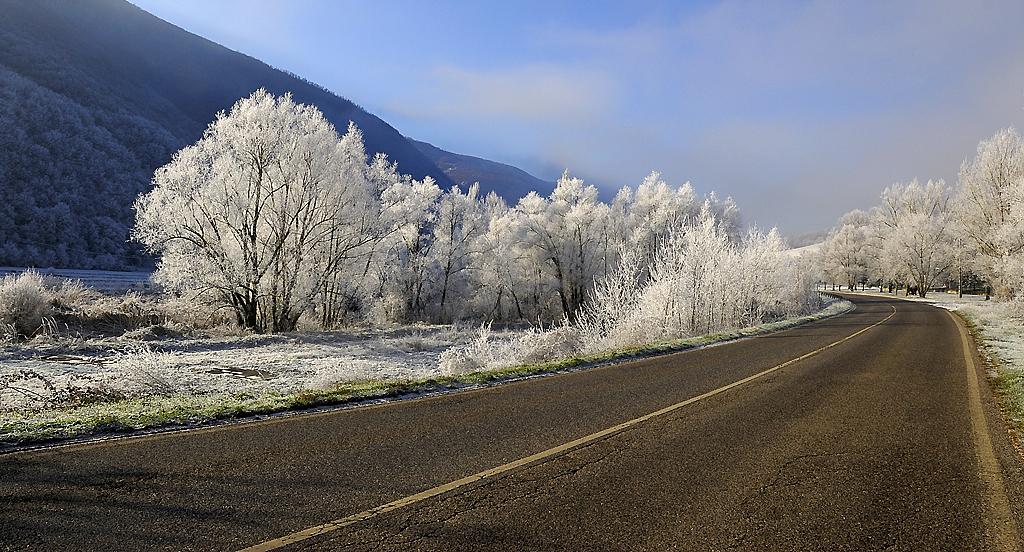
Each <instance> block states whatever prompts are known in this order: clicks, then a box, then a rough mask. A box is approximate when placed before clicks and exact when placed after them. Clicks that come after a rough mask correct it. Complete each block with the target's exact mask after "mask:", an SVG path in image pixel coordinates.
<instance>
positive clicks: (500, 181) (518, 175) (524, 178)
mask: <svg viewBox="0 0 1024 552" xmlns="http://www.w3.org/2000/svg"><path fill="white" fill-rule="evenodd" d="M409 141H410V142H412V145H414V146H416V148H417V149H419V150H420V153H422V154H423V155H425V156H426V157H427V159H430V160H431V161H432V162H433V163H434V164H435V165H437V166H438V167H440V168H441V170H443V171H444V172H445V174H447V175H448V178H449V179H451V181H452V182H454V183H456V184H460V185H463V189H465V188H466V186H468V185H471V184H473V183H474V182H479V183H480V195H482V196H483V195H487V194H488V193H490V192H496V193H497V194H498V195H500V196H501V197H503V198H505V200H506V201H508V202H510V203H515V202H516V200H518V199H519V198H521V197H523V196H525V195H526V194H528V193H530V192H531V191H536V192H538V193H540V194H541V195H547V194H549V193H551V190H553V189H554V187H555V183H554V182H546V181H544V180H541V179H539V178H537V177H536V176H533V175H532V174H530V173H528V172H526V171H524V170H522V169H520V168H517V167H513V166H512V165H506V164H504V163H498V162H496V161H489V160H487V159H481V158H479V157H473V156H471V155H461V154H458V153H452V152H450V151H445V150H443V149H441V148H439V147H437V146H435V145H433V144H428V143H426V142H420V141H418V140H413V139H412V138H409Z"/></svg>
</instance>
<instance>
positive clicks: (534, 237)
mask: <svg viewBox="0 0 1024 552" xmlns="http://www.w3.org/2000/svg"><path fill="white" fill-rule="evenodd" d="M516 210H518V211H520V213H522V216H521V218H520V220H521V222H522V223H523V225H524V226H525V228H526V238H527V241H528V243H529V244H530V246H531V248H532V250H533V251H534V254H535V255H536V258H537V260H538V261H539V262H540V265H541V266H543V268H544V270H545V271H547V272H549V274H550V276H551V279H552V280H553V283H554V292H555V293H556V294H557V297H558V301H559V304H560V306H561V314H562V315H563V316H567V317H572V316H575V313H576V312H577V310H578V309H579V307H580V306H581V305H582V303H583V300H584V298H585V296H586V292H587V290H588V289H589V287H590V285H591V283H592V282H593V278H594V276H595V273H596V271H597V269H598V267H599V266H603V259H599V258H598V256H597V255H596V254H595V252H594V247H593V245H594V242H595V240H597V238H598V236H597V234H596V232H595V229H597V228H601V226H602V224H601V221H602V220H603V218H604V217H605V216H606V214H607V206H606V205H604V204H602V203H601V202H600V201H598V199H597V188H595V187H593V186H591V185H588V184H585V183H584V182H583V180H582V179H580V178H574V177H570V176H569V173H568V171H566V172H565V173H564V174H563V175H562V177H561V178H560V179H559V180H558V183H557V184H556V186H555V190H554V191H553V192H552V193H551V196H549V197H547V198H543V197H540V196H539V195H537V194H536V193H531V194H529V195H527V196H526V197H524V198H523V199H522V200H520V202H519V204H518V205H517V206H516Z"/></svg>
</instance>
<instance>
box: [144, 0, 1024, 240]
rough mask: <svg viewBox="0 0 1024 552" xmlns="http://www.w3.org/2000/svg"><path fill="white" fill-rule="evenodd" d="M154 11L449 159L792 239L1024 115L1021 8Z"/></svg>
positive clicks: (770, 5) (260, 3)
mask: <svg viewBox="0 0 1024 552" xmlns="http://www.w3.org/2000/svg"><path fill="white" fill-rule="evenodd" d="M133 1H134V2H135V3H136V4H137V5H139V6H140V7H142V8H143V9H146V10H147V11H149V12H151V13H153V14H155V15H157V16H159V17H161V18H163V19H166V20H168V21H170V22H172V23H174V24H176V25H179V26H181V27H183V28H185V29H187V30H189V31H192V32H194V33H196V34H199V35H201V36H204V37H206V38H209V39H211V40H213V41H215V42H218V43H220V44H223V45H225V46H227V47H229V48H232V49H234V50H238V51H240V52H244V53H246V54H249V55H251V56H253V57H256V58H259V59H261V60H263V61H266V62H267V63H270V64H271V65H274V66H277V67H281V68H284V69H288V70H290V71H292V72H294V73H297V74H300V75H302V76H304V77H306V78H308V79H310V80H313V81H315V82H318V83H320V84H322V85H324V86H326V87H327V88H329V89H331V90H333V91H335V92H337V93H338V94H340V95H342V96H345V97H347V98H349V99H351V100H353V101H355V102H356V103H358V104H360V105H362V106H364V107H365V108H367V109H368V110H369V111H371V112H373V113H375V114H377V115H379V116H381V117H382V118H383V119H385V120H386V121H388V122H389V123H391V124H392V125H393V126H395V127H396V128H398V129H399V130H400V131H401V132H402V133H404V134H406V135H408V136H411V137H414V138H417V139H420V140H426V141H428V142H431V143H434V144H435V145H438V146H440V147H443V148H445V149H448V150H450V151H455V152H459V153H466V154H471V155H477V156H480V157H486V158H490V159H494V160H498V161H503V162H508V163H512V164H515V165H518V166H520V167H522V168H524V169H526V170H528V171H530V172H532V173H534V174H536V175H537V176H540V177H543V178H548V179H553V178H554V177H555V176H557V175H558V174H559V173H560V172H561V170H562V169H563V168H565V167H568V168H569V169H570V170H571V171H572V172H573V173H576V174H579V175H581V176H583V177H584V178H586V179H588V180H589V181H592V182H594V183H595V184H598V185H599V186H601V187H603V188H605V189H614V188H618V187H620V186H622V185H625V184H629V185H636V184H637V183H639V182H640V180H641V179H642V178H643V176H644V175H646V174H647V173H648V172H650V171H651V170H658V171H661V172H662V173H663V174H664V175H665V177H666V178H667V179H668V180H669V181H670V182H672V183H682V182H685V181H687V180H689V181H691V182H692V183H693V184H694V186H695V187H696V188H697V189H698V190H699V191H709V190H716V191H718V192H719V193H720V194H721V195H732V196H733V197H735V198H736V200H737V202H738V203H739V205H740V208H741V210H742V211H743V213H744V217H745V220H747V221H748V222H751V223H756V224H757V225H759V226H761V227H771V226H778V227H779V228H780V229H781V230H782V231H784V232H787V233H798V232H804V231H810V230H816V229H821V228H826V227H828V226H831V224H832V223H833V222H834V220H835V219H836V218H837V217H838V216H839V215H841V214H842V213H843V212H845V211H848V210H850V209H853V208H857V207H860V208H865V207H868V206H870V205H873V204H874V203H876V200H877V197H878V193H879V192H880V191H881V189H882V188H884V187H885V186H887V185H889V184H891V183H893V182H895V181H904V180H909V179H911V178H914V177H918V178H922V179H927V178H945V179H946V180H947V181H948V182H950V183H953V182H954V181H955V178H956V171H957V169H958V167H959V166H960V163H961V162H962V161H963V159H964V158H965V157H966V156H968V155H970V154H971V153H972V152H973V150H974V148H975V146H976V144H977V142H978V140H980V139H981V138H984V137H987V136H989V135H991V134H992V133H994V132H995V131H996V130H997V129H999V128H1001V127H1005V126H1016V127H1018V128H1021V127H1024V32H1021V25H1020V22H1021V21H1024V3H1022V2H959V3H958V2H944V1H941V0H939V1H922V2H900V3H872V2H834V3H831V2H823V3H818V2H793V3H788V2H750V3H746V2H692V3H680V2H578V3H572V2H483V1H479V2H435V1H431V2H412V1H409V2H388V1H375V2H365V1H361V2H357V1H344V0H338V1H331V0H293V1H287V2H285V1H271V0H133Z"/></svg>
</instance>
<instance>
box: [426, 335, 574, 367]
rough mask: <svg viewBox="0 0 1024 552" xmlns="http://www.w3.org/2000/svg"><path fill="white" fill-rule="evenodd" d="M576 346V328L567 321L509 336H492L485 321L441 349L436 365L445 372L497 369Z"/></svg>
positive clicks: (561, 354) (553, 356)
mask: <svg viewBox="0 0 1024 552" xmlns="http://www.w3.org/2000/svg"><path fill="white" fill-rule="evenodd" d="M580 347H581V339H580V334H579V331H578V330H576V329H575V328H573V327H571V326H567V325H563V326H559V327H556V328H553V329H550V330H544V329H542V328H531V329H530V330H527V331H524V332H519V333H517V334H515V335H513V336H511V337H495V336H494V333H493V332H492V331H491V328H490V326H489V325H487V326H482V327H481V328H480V329H479V330H478V332H477V335H476V337H475V338H474V339H473V340H472V341H470V342H469V343H467V344H465V345H458V346H455V347H451V348H449V349H447V350H445V351H444V352H442V353H441V357H440V365H439V367H440V371H441V373H442V374H444V375H447V376H455V375H459V374H466V373H470V372H478V371H484V370H500V369H502V368H511V367H513V366H520V365H523V364H539V363H544V362H550V361H554V360H559V359H563V358H566V357H571V356H574V355H576V354H578V353H579V351H580Z"/></svg>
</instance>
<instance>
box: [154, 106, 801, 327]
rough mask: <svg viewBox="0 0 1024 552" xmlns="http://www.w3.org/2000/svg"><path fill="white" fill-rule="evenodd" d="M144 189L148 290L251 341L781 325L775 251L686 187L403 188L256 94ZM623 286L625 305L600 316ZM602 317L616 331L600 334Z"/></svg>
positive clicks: (729, 207) (320, 123)
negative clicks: (655, 323) (156, 260)
mask: <svg viewBox="0 0 1024 552" xmlns="http://www.w3.org/2000/svg"><path fill="white" fill-rule="evenodd" d="M153 183H154V187H153V189H152V191H150V192H149V193H147V194H145V195H143V196H140V198H139V199H138V201H137V202H136V210H137V224H136V227H135V230H134V237H135V239H137V240H138V241H140V242H142V243H143V244H145V245H146V246H147V247H148V248H149V249H150V250H151V251H153V252H156V253H159V254H160V259H161V260H160V264H159V267H158V271H157V276H156V277H157V279H158V281H159V282H160V283H162V284H163V285H164V286H165V287H166V288H167V289H168V290H171V291H173V292H177V293H182V294H192V295H194V296H196V297H197V298H201V299H204V300H206V301H207V302H209V303H212V304H215V305H217V306H219V307H222V308H225V309H228V310H230V311H231V312H233V313H234V315H235V317H236V319H237V322H238V323H239V324H240V325H242V326H244V327H248V328H252V329H255V330H259V331H287V330H291V329H294V328H295V327H296V324H297V323H298V321H299V319H300V317H303V316H305V317H306V318H307V319H309V320H312V321H315V322H316V323H317V324H318V325H320V326H321V327H333V326H337V325H340V324H345V323H348V322H351V321H355V320H371V321H396V322H405V321H416V320H420V321H437V322H449V321H453V320H462V319H468V320H480V321H509V322H516V321H526V322H531V323H542V324H543V323H550V322H555V321H562V320H568V321H572V322H576V321H578V320H580V319H581V317H585V318H586V319H587V321H588V323H590V324H591V327H592V328H597V327H598V326H601V327H602V328H604V329H602V330H600V331H602V332H605V333H607V334H608V335H613V334H614V333H615V332H612V331H611V330H610V329H609V328H611V327H612V326H615V325H616V324H618V327H620V328H625V327H626V326H628V325H629V324H632V326H631V327H632V328H633V330H629V331H634V330H635V331H639V330H636V329H637V328H640V327H641V326H642V325H641V324H639V323H628V324H627V323H626V322H624V321H623V320H624V319H621V317H622V316H625V314H624V313H625V312H626V311H631V309H639V310H637V311H636V313H634V315H635V316H636V317H640V318H643V319H644V320H648V322H649V319H650V317H651V316H654V315H655V314H654V313H655V312H656V311H657V312H658V313H661V314H658V315H657V316H659V317H660V318H659V320H660V322H659V323H661V324H668V325H669V326H670V327H671V328H672V329H671V330H666V331H670V332H676V333H678V332H685V333H693V332H706V331H715V330H717V329H720V328H722V327H724V326H734V325H736V324H738V323H741V322H742V323H746V322H756V321H758V320H760V319H763V318H764V317H765V316H767V315H769V313H770V315H771V316H774V315H776V314H778V313H779V312H781V311H785V310H787V309H785V308H781V307H780V305H781V304H782V301H781V300H779V299H778V298H776V299H773V297H776V296H777V295H778V294H777V293H775V292H774V291H773V289H774V288H775V287H776V285H777V284H778V283H779V282H780V281H781V280H786V279H787V278H788V282H783V283H784V284H786V285H785V286H784V287H785V289H787V290H789V291H788V293H791V294H792V293H793V289H794V285H796V284H793V282H797V281H799V279H792V278H791V277H789V276H787V278H776V274H777V273H778V272H779V270H780V268H779V267H781V266H783V265H784V264H785V263H784V262H782V260H781V259H782V254H781V251H782V249H783V248H784V247H783V244H782V242H781V240H779V238H778V236H777V235H775V234H774V233H772V234H768V235H763V234H759V233H756V232H755V233H751V234H750V235H749V236H743V235H741V231H740V222H739V214H738V211H737V209H736V206H735V205H734V204H733V202H732V201H731V199H726V200H719V199H718V198H717V197H716V196H715V195H714V194H709V195H708V196H707V197H705V198H704V199H703V200H699V199H698V198H696V197H695V194H694V191H693V189H692V187H690V185H689V184H685V185H683V186H681V187H672V186H669V185H667V184H666V183H665V182H664V181H663V180H662V179H661V178H660V176H659V175H658V174H657V173H652V174H651V175H650V176H648V177H647V178H646V179H644V181H643V182H642V183H641V184H640V185H639V186H638V187H637V188H636V190H631V189H630V188H628V187H627V188H623V189H622V190H620V191H619V193H618V194H617V195H616V196H615V198H614V199H613V200H612V201H611V202H608V203H605V202H602V201H601V200H599V198H598V192H597V189H595V188H594V187H593V186H591V185H588V184H586V183H585V182H583V181H582V180H581V179H579V178H573V177H571V176H570V175H569V174H568V173H566V174H564V175H563V176H562V178H561V179H559V181H558V182H557V185H556V187H555V189H554V191H553V192H552V193H551V194H550V195H549V196H547V197H543V196H541V195H538V194H536V193H531V194H529V195H527V196H526V197H524V198H522V199H521V200H520V201H519V202H518V203H517V204H516V205H514V206H510V205H508V204H506V202H505V201H504V200H503V199H502V198H500V197H498V196H497V195H494V194H490V195H488V196H486V197H480V196H479V194H478V187H477V186H475V185H474V186H471V187H470V188H469V189H468V190H466V191H463V190H462V189H460V188H458V187H453V188H452V189H451V190H441V189H439V188H438V186H437V185H436V184H435V183H434V182H433V181H432V180H431V179H430V178H426V179H424V180H415V179H412V178H411V177H409V176H405V175H401V174H400V173H399V172H398V167H396V166H395V165H394V164H393V163H390V162H389V161H388V160H387V158H386V157H384V156H383V155H377V156H374V157H372V158H368V156H367V154H366V152H365V149H364V147H363V141H362V136H361V134H360V132H359V130H358V129H357V128H356V127H355V126H354V125H350V127H349V128H348V131H347V132H346V133H345V134H344V135H343V136H339V135H338V134H337V133H336V131H335V130H334V128H333V127H332V126H331V125H330V124H329V123H328V122H327V121H326V120H325V119H324V118H323V116H322V115H321V114H320V112H319V111H317V110H316V109H315V108H314V107H310V106H305V105H301V104H296V103H294V102H293V101H292V99H291V98H290V97H289V96H284V97H274V96H272V95H270V94H267V93H266V92H264V91H258V92H256V93H254V94H253V95H252V96H250V97H248V98H244V99H242V100H240V101H239V102H238V103H237V104H236V105H235V106H234V107H233V108H232V110H231V111H230V112H228V113H222V114H220V115H218V117H217V119H216V120H215V121H214V122H213V123H211V125H210V126H209V128H208V129H207V131H206V132H205V134H204V135H203V137H202V139H200V140H199V142H197V143H196V144H194V145H192V146H189V147H187V148H185V149H183V150H181V151H180V152H178V153H177V154H176V155H175V157H174V159H173V160H172V161H171V163H169V164H168V165H166V166H164V167H162V168H160V169H158V170H157V172H156V174H155V175H154V179H153ZM616 281H617V282H619V283H618V284H616V283H613V282H616ZM626 281H628V282H629V284H630V286H632V287H629V288H628V289H629V293H628V295H630V297H628V298H624V301H626V302H625V303H622V304H613V303H611V302H609V301H608V300H607V299H608V297H607V296H605V297H604V298H603V299H601V297H602V296H601V294H602V293H605V294H607V293H609V291H608V290H609V286H614V285H624V284H623V282H626ZM595 283H598V286H599V287H598V288H597V289H595ZM624 289H625V288H624ZM595 298H597V299H595ZM602 301H603V302H602ZM652 305H657V307H655V306H652ZM601 308H604V309H606V310H608V311H612V310H614V311H617V312H618V314H616V316H617V317H619V318H615V321H614V323H613V322H612V321H611V320H612V319H610V318H607V317H606V319H604V320H603V321H598V318H597V317H595V316H596V315H595V313H596V312H597V311H598V310H600V309H601ZM789 310H792V309H789ZM634 315H630V316H634ZM581 323H582V322H581ZM595 324H596V325H595ZM645 324H646V322H645ZM602 325H603V326H602ZM616 331H619V330H616ZM621 331H623V332H624V331H627V330H621Z"/></svg>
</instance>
